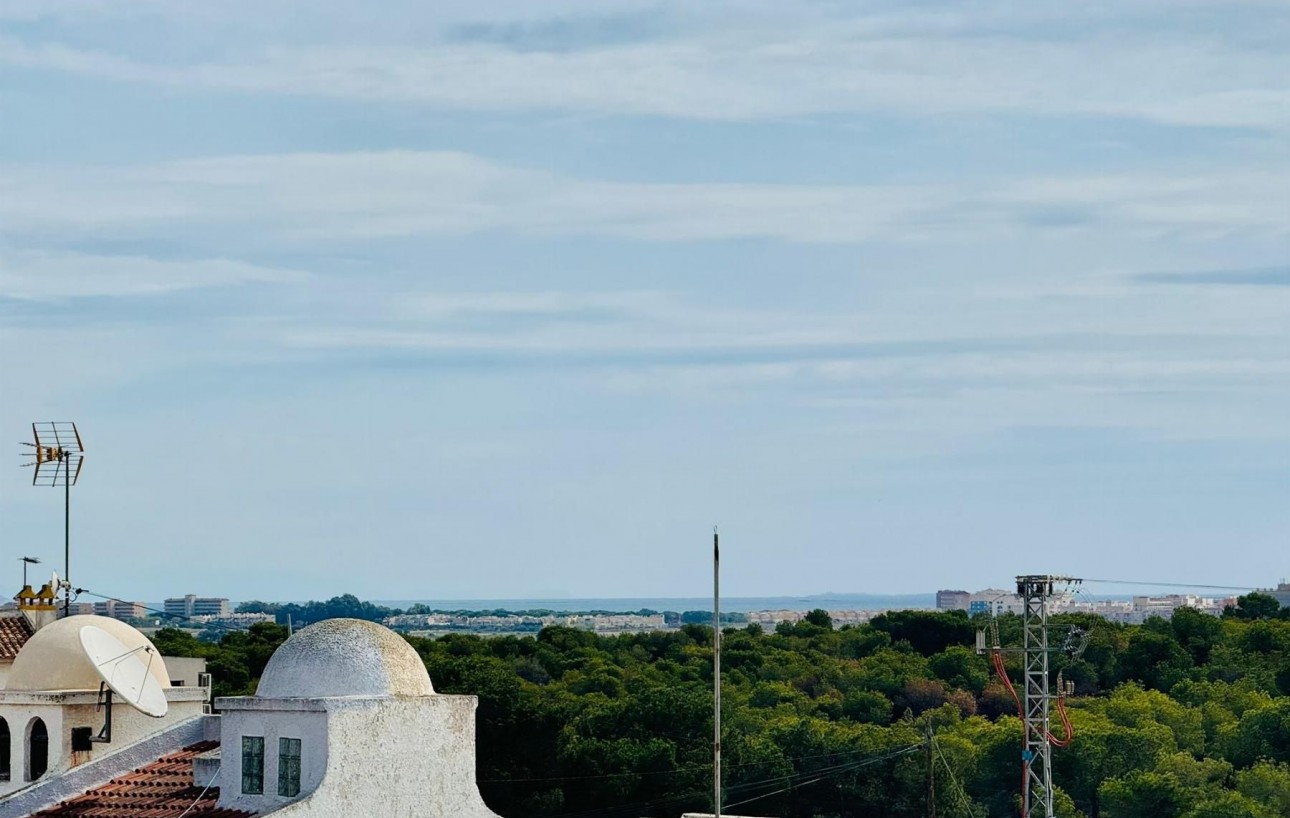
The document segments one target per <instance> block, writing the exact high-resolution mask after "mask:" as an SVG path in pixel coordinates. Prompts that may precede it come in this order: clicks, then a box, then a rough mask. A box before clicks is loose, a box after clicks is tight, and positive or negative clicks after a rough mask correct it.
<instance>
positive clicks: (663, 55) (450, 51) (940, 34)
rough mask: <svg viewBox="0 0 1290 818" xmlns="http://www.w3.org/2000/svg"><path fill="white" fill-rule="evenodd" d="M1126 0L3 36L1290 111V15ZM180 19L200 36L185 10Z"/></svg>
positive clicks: (669, 80)
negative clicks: (571, 25) (577, 24)
mask: <svg viewBox="0 0 1290 818" xmlns="http://www.w3.org/2000/svg"><path fill="white" fill-rule="evenodd" d="M1125 5H1126V9H1125V10H1123V11H1120V12H1116V11H1113V10H1108V8H1106V7H1098V8H1094V9H1092V10H1091V11H1083V12H1077V11H1076V10H1074V9H1071V10H1070V11H1071V12H1072V13H1070V14H1067V13H1065V12H1063V13H1060V14H1054V13H1043V12H1037V11H1034V10H1030V9H1027V8H1025V7H1012V6H1009V7H1008V9H1007V11H1008V13H1004V11H999V12H998V13H991V12H990V11H989V10H981V11H980V12H979V13H977V12H975V11H974V13H973V14H965V13H963V12H962V11H961V10H957V9H954V8H952V7H942V8H939V9H938V8H935V7H933V8H932V9H931V10H930V11H928V10H908V9H895V10H880V11H878V12H870V14H868V15H866V14H864V13H859V12H857V13H854V14H853V15H851V16H848V17H841V18H832V17H827V16H825V15H823V14H820V13H819V12H814V13H812V12H810V11H802V12H801V13H798V12H797V7H794V10H793V12H792V13H785V12H784V11H782V10H780V11H778V12H776V11H775V10H773V9H769V10H768V9H765V8H762V9H752V10H744V11H743V12H742V13H740V14H738V15H734V14H722V13H719V12H720V9H716V10H712V11H711V12H710V13H707V14H702V13H695V12H692V11H687V10H681V9H668V10H666V11H660V12H659V16H660V18H662V19H664V20H666V21H667V25H668V27H669V28H670V30H669V32H668V36H658V37H650V38H645V39H643V40H641V41H630V40H629V41H627V42H605V43H603V44H592V45H590V46H587V47H581V48H569V49H552V48H524V47H522V44H520V45H518V46H515V45H513V44H508V43H506V42H501V43H498V42H489V41H461V40H459V39H453V38H452V37H451V36H450V30H451V24H450V23H449V22H448V20H449V19H457V18H455V17H454V16H453V15H448V16H447V17H446V18H445V17H441V18H436V17H433V16H431V17H430V18H424V17H419V16H416V15H415V12H414V13H413V14H414V19H416V20H417V21H418V22H419V23H420V28H421V29H422V30H428V32H432V33H428V34H427V36H425V37H423V38H422V39H421V41H420V42H419V43H417V44H416V45H410V44H408V43H407V42H405V41H404V40H403V38H400V37H399V36H397V34H396V33H394V32H391V31H389V30H385V29H378V28H375V27H373V26H372V25H370V24H366V25H365V24H364V22H363V21H355V25H354V29H353V32H352V33H348V36H340V37H338V36H335V33H334V32H333V34H332V36H325V35H323V34H322V33H318V34H317V35H316V36H315V37H314V38H313V39H312V40H307V41H304V42H284V41H283V40H282V39H281V35H280V36H279V37H276V38H275V37H265V38H261V39H260V40H258V41H256V40H253V41H251V42H245V41H239V42H237V43H236V44H233V43H224V44H222V45H221V46H215V47H212V48H208V49H205V50H204V51H214V54H213V55H212V56H210V57H209V58H207V59H205V60H203V61H188V62H183V61H177V62H164V61H156V60H155V58H150V59H139V58H136V57H132V56H127V55H123V54H121V53H117V52H113V51H111V50H107V49H96V48H93V47H71V46H67V45H64V44H61V43H59V42H57V41H49V42H26V41H21V40H18V39H15V38H12V37H10V38H6V39H0V63H7V64H10V65H16V66H22V67H27V68H38V69H47V70H54V71H63V72H71V73H77V74H86V75H92V76H94V77H97V78H108V79H114V80H118V81H123V82H132V83H149V84H157V85H163V86H169V87H176V88H189V89H217V90H233V91H239V92H245V93H253V94H287V95H302V96H314V97H329V98H338V99H350V100H358V101H365V102H372V101H382V102H395V103H403V104H409V105H417V106H429V107H434V108H447V109H457V110H483V111H490V110H500V111H513V110H535V111H573V112H586V113H591V114H594V115H604V114H624V115H648V116H663V117H679V118H690V119H707V120H761V119H783V118H791V117H800V116H809V115H816V114H830V113H839V112H873V111H886V112H897V113H904V114H913V115H944V114H958V113H974V112H988V113H1023V114H1032V115H1033V114H1040V115H1050V114H1055V115H1096V116H1110V117H1124V118H1131V119H1139V120H1147V121H1153V122H1160V123H1167V124H1173V125H1188V126H1192V125H1201V126H1238V127H1255V128H1267V129H1274V130H1279V131H1285V130H1287V129H1290V89H1287V87H1286V85H1285V81H1284V78H1285V77H1286V76H1287V75H1290V55H1288V54H1287V52H1286V50H1285V49H1284V48H1278V47H1276V46H1275V35H1274V32H1276V31H1277V30H1279V29H1283V28H1284V23H1283V22H1282V21H1281V20H1280V18H1278V16H1277V15H1276V14H1275V12H1274V11H1269V10H1264V9H1263V8H1261V7H1260V6H1259V5H1258V4H1249V5H1247V6H1245V7H1244V8H1243V9H1242V11H1241V15H1240V16H1235V15H1231V14H1227V15H1224V19H1225V20H1226V21H1227V23H1228V24H1229V25H1231V26H1233V27H1235V28H1236V29H1237V30H1238V31H1245V32H1251V33H1255V34H1259V35H1262V36H1264V37H1266V38H1268V39H1269V42H1271V43H1273V44H1272V45H1267V46H1265V47H1257V46H1252V45H1251V43H1250V42H1249V40H1250V39H1251V38H1248V37H1247V38H1240V37H1237V38H1229V37H1225V36H1223V35H1222V34H1220V33H1216V32H1212V31H1210V30H1209V29H1208V27H1207V26H1205V25H1203V24H1198V25H1196V26H1194V27H1193V28H1191V29H1187V28H1185V27H1183V26H1182V25H1180V24H1179V23H1178V22H1177V21H1176V20H1175V19H1172V18H1173V17H1174V15H1173V12H1174V8H1173V5H1172V4H1168V5H1165V6H1163V7H1159V6H1154V5H1153V4H1151V3H1138V4H1125ZM582 14H583V15H584V16H585V15H586V12H585V11H583V12H582ZM570 19H577V18H576V17H574V18H570ZM411 27H412V28H417V26H414V25H413V26H411ZM1147 32H1150V33H1149V34H1147ZM176 34H177V36H183V29H182V27H176ZM365 38H366V39H365Z"/></svg>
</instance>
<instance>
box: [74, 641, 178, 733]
mask: <svg viewBox="0 0 1290 818" xmlns="http://www.w3.org/2000/svg"><path fill="white" fill-rule="evenodd" d="M81 648H82V649H83V650H84V651H85V656H86V657H87V658H89V660H90V663H91V664H93V665H94V669H95V670H96V671H97V672H98V674H99V678H101V679H102V680H103V683H104V684H106V685H107V686H108V688H109V689H111V691H112V692H113V693H115V694H116V695H118V696H120V697H121V698H122V699H125V701H126V702H127V703H128V704H129V705H130V706H131V707H133V708H134V709H135V710H138V711H139V712H140V713H143V714H144V715H147V716H152V717H153V718H154V719H159V718H161V717H162V716H164V715H166V711H167V709H169V707H170V704H169V703H168V702H167V701H166V694H165V692H164V691H162V689H161V685H160V684H158V682H157V680H156V678H154V677H153V675H152V672H151V671H150V669H149V665H150V664H151V663H152V662H160V661H161V657H160V656H158V655H157V654H156V653H155V652H154V651H153V649H152V648H151V647H150V646H148V645H142V646H140V647H137V648H134V649H133V650H132V649H130V648H127V647H126V646H125V645H124V644H122V642H121V640H120V639H117V638H116V637H115V636H113V635H112V634H110V633H108V632H107V631H105V630H103V629H102V628H100V627H98V626H97V625H84V626H82V627H81Z"/></svg>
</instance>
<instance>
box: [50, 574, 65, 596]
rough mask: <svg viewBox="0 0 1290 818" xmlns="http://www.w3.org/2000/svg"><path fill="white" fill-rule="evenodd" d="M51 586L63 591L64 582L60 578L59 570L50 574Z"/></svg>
mask: <svg viewBox="0 0 1290 818" xmlns="http://www.w3.org/2000/svg"><path fill="white" fill-rule="evenodd" d="M49 587H50V588H53V589H54V590H55V591H61V590H63V583H62V582H61V581H60V580H59V579H58V572H57V571H55V572H54V573H52V574H50V576H49Z"/></svg>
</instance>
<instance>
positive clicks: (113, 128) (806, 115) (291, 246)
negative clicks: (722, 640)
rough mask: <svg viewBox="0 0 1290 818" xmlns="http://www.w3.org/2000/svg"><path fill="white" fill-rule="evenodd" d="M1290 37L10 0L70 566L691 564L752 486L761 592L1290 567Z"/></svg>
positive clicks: (21, 321) (475, 581) (293, 569)
mask: <svg viewBox="0 0 1290 818" xmlns="http://www.w3.org/2000/svg"><path fill="white" fill-rule="evenodd" d="M1287 41H1290V8H1288V7H1287V6H1286V5H1285V4H1283V3H1274V2H1230V0H1224V2H1216V1H1215V2H1202V1H1200V0H1197V1H1196V2H1187V1H1186V0H1181V1H1178V0H1173V1H1171V2H1160V1H1159V0H1117V1H1116V2H1088V3H1079V4H1071V3H1044V2H1024V3H1022V2H1017V3H1009V2H991V3H960V2H954V3H950V2H945V3H939V2H931V1H929V2H917V3H908V2H899V3H897V2H890V3H886V2H871V3H834V2H815V3H799V4H783V3H769V2H767V3H757V2H748V3H737V4H736V3H725V2H715V3H705V4H692V3H656V2H648V3H645V2H617V3H612V4H605V3H589V2H545V3H531V2H524V3H519V2H495V3H489V4H476V3H434V4H426V3H410V2H409V3H388V4H379V7H378V6H375V5H372V4H357V3H355V4H339V3H334V2H322V3H312V2H311V3H304V2H282V3H269V4H265V3H250V2H226V3H218V4H177V3H170V2H160V1H159V0H158V1H157V2H123V1H120V0H118V1H116V2H102V1H101V0H75V1H73V2H63V3H55V2H44V1H43V0H0V375H2V378H3V379H2V380H0V383H2V384H3V386H2V387H0V428H3V429H6V430H8V433H9V435H10V437H11V438H12V440H13V442H14V444H15V450H16V449H17V446H16V443H17V441H18V440H20V439H23V438H24V437H25V436H26V434H27V431H26V429H27V424H29V423H30V422H31V421H32V420H45V419H59V420H61V419H73V420H76V421H78V422H79V424H80V426H81V429H82V431H83V433H84V437H85V440H86V444H87V448H88V456H87V461H86V467H85V473H84V477H83V481H82V484H81V485H80V486H78V487H77V488H76V489H75V490H74V491H75V496H74V498H73V503H74V508H73V514H74V551H75V554H74V571H73V578H74V579H75V581H76V583H77V584H78V585H82V586H84V587H87V588H91V589H93V590H95V591H99V592H101V593H107V594H111V595H116V596H122V597H129V598H140V599H157V598H160V597H162V596H164V595H168V594H176V593H184V592H189V591H191V592H197V593H202V594H220V595H228V596H233V597H235V598H251V597H260V598H272V599H301V598H324V597H327V596H331V595H333V594H336V593H342V592H347V591H348V592H353V593H356V594H358V595H360V596H364V597H371V598H385V599H407V598H418V597H421V598H471V597H489V598H497V597H519V596H597V597H604V596H684V595H697V594H702V593H703V592H704V590H705V588H706V587H707V583H708V573H707V572H708V566H707V559H708V552H707V543H708V536H709V531H710V529H711V526H712V525H713V524H714V523H718V524H720V525H721V527H722V531H723V532H724V543H725V548H724V549H723V556H724V557H725V561H724V565H725V580H724V588H725V589H726V591H727V592H728V593H730V594H732V595H766V594H779V593H784V594H800V593H813V592H823V591H835V592H843V591H865V592H909V591H920V590H931V589H935V588H937V587H965V588H969V589H974V588H978V587H985V586H988V585H1000V584H1003V583H1005V582H1006V581H1007V579H1008V578H1009V577H1011V576H1012V575H1014V574H1017V573H1031V572H1044V571H1052V572H1068V573H1072V574H1075V575H1083V576H1096V577H1104V578H1124V579H1134V580H1152V581H1174V582H1204V583H1219V584H1235V585H1254V584H1262V583H1269V582H1275V581H1276V580H1277V579H1279V578H1281V577H1282V576H1285V575H1287V574H1290V569H1288V568H1287V563H1286V561H1285V559H1284V557H1283V554H1284V549H1285V543H1286V542H1287V539H1288V538H1290V503H1287V502H1286V497H1287V496H1288V495H1290V465H1288V464H1290V426H1288V425H1287V422H1286V418H1287V417H1290V82H1288V81H1287V79H1286V78H1287V77H1290V52H1288V51H1287V49H1286V48H1285V43H1286V42H1287ZM16 460H17V458H15V461H16ZM29 477H30V473H29V472H26V471H24V470H21V469H18V468H11V469H7V470H5V471H4V472H3V473H0V519H3V526H4V541H5V543H6V553H7V554H8V556H7V557H5V558H6V559H12V560H13V561H12V562H11V563H10V564H11V568H10V569H8V570H9V572H10V574H11V575H12V578H11V581H14V582H16V578H17V576H18V563H17V561H16V558H17V556H19V555H20V554H33V555H36V556H40V557H43V558H45V559H46V561H47V562H50V563H59V562H61V534H62V532H61V527H60V525H59V523H60V514H59V512H60V508H59V506H60V503H59V498H58V496H57V495H56V494H55V493H54V492H52V491H50V490H48V489H35V488H32V487H30V486H29V485H28V484H27V481H28V480H29Z"/></svg>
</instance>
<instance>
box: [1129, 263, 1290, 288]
mask: <svg viewBox="0 0 1290 818" xmlns="http://www.w3.org/2000/svg"><path fill="white" fill-rule="evenodd" d="M1134 280H1135V281H1139V282H1141V283H1143V284H1181V285H1190V286H1200V287H1290V267H1273V268H1267V269H1259V270H1205V271H1201V272H1195V273H1143V274H1141V275H1138V276H1135V277H1134Z"/></svg>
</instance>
